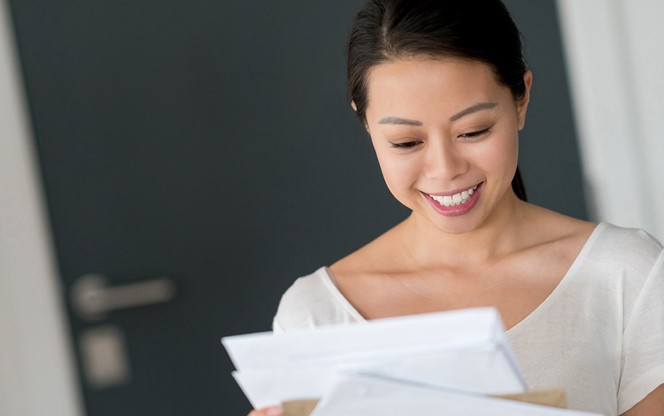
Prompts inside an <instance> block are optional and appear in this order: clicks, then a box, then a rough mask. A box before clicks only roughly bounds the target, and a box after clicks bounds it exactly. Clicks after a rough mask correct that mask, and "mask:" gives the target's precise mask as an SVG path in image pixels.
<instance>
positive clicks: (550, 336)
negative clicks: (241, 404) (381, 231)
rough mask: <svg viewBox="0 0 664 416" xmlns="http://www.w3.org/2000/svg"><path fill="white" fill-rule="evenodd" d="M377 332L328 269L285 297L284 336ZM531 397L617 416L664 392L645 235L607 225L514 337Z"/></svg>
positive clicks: (658, 264) (652, 260) (662, 351)
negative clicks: (360, 326) (541, 393)
mask: <svg viewBox="0 0 664 416" xmlns="http://www.w3.org/2000/svg"><path fill="white" fill-rule="evenodd" d="M362 322H365V323H366V322H368V321H367V320H366V319H365V318H364V317H362V315H361V314H360V313H359V312H358V311H357V310H356V309H355V307H353V305H352V304H351V303H350V302H349V301H348V299H346V298H345V297H344V296H343V294H342V293H341V292H340V291H339V289H338V288H337V286H336V284H335V282H334V279H333V277H332V275H331V273H330V272H329V270H328V269H327V267H321V268H319V269H318V270H316V271H315V272H314V273H312V274H310V275H308V276H304V277H301V278H299V279H297V280H296V281H295V282H294V283H293V285H292V286H291V287H290V288H289V289H288V290H287V291H286V293H284V295H283V296H282V299H281V302H280V304H279V309H278V311H277V314H276V316H275V318H274V322H273V328H274V331H275V332H283V331H290V330H294V329H305V328H306V329H314V328H317V327H320V326H325V325H333V324H349V323H362ZM506 333H507V337H508V339H509V341H510V344H511V347H512V349H513V350H514V354H515V356H516V358H517V361H518V364H519V366H520V368H521V371H522V374H523V376H524V379H525V380H526V383H527V385H528V388H529V389H531V390H537V389H547V388H556V387H562V388H564V389H565V390H566V392H567V402H568V407H570V408H572V409H577V410H585V411H593V412H598V413H601V414H604V415H606V416H617V415H619V414H622V413H623V412H625V411H627V410H629V409H630V408H631V407H632V406H634V405H635V404H636V403H638V402H639V401H641V400H642V399H643V398H644V397H645V396H646V395H647V394H648V393H650V392H651V391H652V390H654V389H655V388H656V387H657V386H659V385H660V384H664V251H663V249H662V245H661V244H660V243H659V242H658V241H657V240H656V239H654V238H653V237H652V236H650V235H648V234H647V233H646V232H644V231H642V230H636V229H627V228H621V227H616V226H614V225H611V224H608V223H600V224H598V225H597V227H596V228H595V230H594V231H593V232H592V233H591V235H590V236H589V238H588V240H587V241H586V243H585V244H584V246H583V248H582V249H581V251H580V252H579V254H578V255H577V257H576V259H575V260H574V262H573V263H572V265H571V266H570V268H569V269H568V271H567V273H566V274H565V276H564V277H563V278H562V279H561V280H560V282H559V283H558V285H557V286H556V287H555V289H554V290H553V291H552V292H551V293H550V294H549V296H548V297H547V298H546V299H545V300H544V301H543V302H542V303H541V304H540V305H539V306H538V307H537V308H535V309H534V310H533V311H532V312H531V313H530V314H528V315H527V316H526V317H525V318H524V319H522V320H521V321H520V322H519V323H517V324H516V325H515V326H513V327H512V328H510V329H509V330H508V331H507V332H506Z"/></svg>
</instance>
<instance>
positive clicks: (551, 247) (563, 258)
mask: <svg viewBox="0 0 664 416" xmlns="http://www.w3.org/2000/svg"><path fill="white" fill-rule="evenodd" d="M596 227H597V224H596V223H593V222H590V221H584V220H580V219H576V218H573V217H569V216H567V215H563V214H560V213H557V212H554V211H550V210H548V209H545V208H541V207H536V206H533V207H532V209H531V210H530V212H529V214H528V219H527V220H526V221H524V225H523V227H522V229H521V231H520V232H521V233H522V235H523V237H522V241H523V244H524V246H523V251H524V252H526V253H530V254H531V255H534V256H535V258H539V259H546V262H547V263H551V266H554V265H559V266H562V268H565V267H567V266H566V265H569V263H571V262H572V261H573V260H574V259H575V258H576V257H577V256H578V255H579V252H580V251H581V250H582V249H583V247H584V246H585V244H586V242H587V241H588V239H589V238H590V236H591V235H592V233H593V231H594V230H595V228H596Z"/></svg>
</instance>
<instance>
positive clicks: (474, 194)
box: [422, 182, 484, 217]
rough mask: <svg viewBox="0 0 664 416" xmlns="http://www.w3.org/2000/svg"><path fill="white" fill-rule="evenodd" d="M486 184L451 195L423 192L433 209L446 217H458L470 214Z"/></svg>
mask: <svg viewBox="0 0 664 416" xmlns="http://www.w3.org/2000/svg"><path fill="white" fill-rule="evenodd" d="M482 185H484V182H482V183H480V184H478V185H475V186H472V187H470V188H468V189H465V190H462V191H458V192H455V193H454V194H451V195H442V196H441V195H432V194H428V193H425V192H422V195H423V196H424V197H425V198H426V200H427V201H429V203H430V204H431V206H432V207H433V209H435V210H436V211H437V212H438V213H440V214H442V215H445V216H449V217H452V216H458V215H464V214H466V213H468V212H469V211H470V210H471V209H472V208H473V207H474V206H475V204H476V203H477V200H478V199H479V197H480V193H481V188H482Z"/></svg>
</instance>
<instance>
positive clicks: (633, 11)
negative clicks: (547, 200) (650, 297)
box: [558, 0, 664, 241]
mask: <svg viewBox="0 0 664 416" xmlns="http://www.w3.org/2000/svg"><path fill="white" fill-rule="evenodd" d="M558 6H559V11H560V17H561V23H562V29H563V41H564V42H563V43H564V45H565V49H566V55H567V60H568V67H569V74H570V81H571V87H572V98H573V101H574V106H575V114H576V119H577V120H576V121H577V126H578V130H579V140H580V145H581V146H580V147H581V155H582V162H583V170H584V174H585V180H586V182H587V185H588V191H589V192H588V197H589V201H588V202H589V204H590V205H591V207H592V211H593V214H594V217H595V219H598V220H604V221H610V222H613V223H615V224H617V225H623V226H632V227H640V228H644V229H646V230H648V231H649V232H650V233H651V234H654V235H655V236H656V237H658V238H659V239H660V240H661V241H664V186H663V185H662V182H661V181H662V179H664V163H663V162H664V128H663V126H662V122H661V121H662V119H664V48H662V47H661V45H658V43H661V40H662V39H664V25H662V23H661V22H660V20H661V16H664V2H662V1H661V0H558Z"/></svg>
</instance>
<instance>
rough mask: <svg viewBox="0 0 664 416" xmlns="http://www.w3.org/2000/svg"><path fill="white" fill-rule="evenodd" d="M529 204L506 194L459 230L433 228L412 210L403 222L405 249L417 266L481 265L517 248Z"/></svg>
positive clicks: (426, 220)
mask: <svg viewBox="0 0 664 416" xmlns="http://www.w3.org/2000/svg"><path fill="white" fill-rule="evenodd" d="M527 207H528V204H527V203H526V202H524V201H521V200H520V199H518V198H517V197H516V195H514V194H513V193H511V192H510V193H508V194H507V195H506V196H505V200H504V201H503V203H501V204H500V206H499V207H498V208H497V209H496V210H495V211H494V212H493V213H492V214H491V215H490V216H489V217H488V218H486V219H485V220H484V222H483V223H481V224H479V225H478V226H477V227H475V228H473V229H471V230H468V231H464V232H459V233H452V232H445V231H442V230H440V229H438V228H436V227H435V226H434V225H433V224H432V223H431V222H430V221H429V220H428V219H426V218H425V217H422V216H420V215H417V214H415V213H412V214H411V215H410V216H409V217H408V218H407V219H406V220H405V221H404V222H403V223H402V224H401V226H400V227H401V228H402V230H401V232H402V236H403V238H402V241H403V243H404V246H405V247H404V250H405V251H406V252H408V253H410V255H411V256H412V258H413V260H414V261H415V262H417V264H419V265H429V266H431V267H436V265H439V264H440V265H458V266H463V265H464V264H475V265H477V264H481V263H484V262H487V261H491V259H494V258H496V257H500V256H503V255H505V254H507V253H510V252H512V251H514V250H516V249H517V248H518V247H519V246H520V244H519V241H521V239H520V238H519V237H520V235H521V230H522V229H523V222H524V219H525V215H526V210H527Z"/></svg>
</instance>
